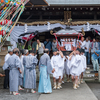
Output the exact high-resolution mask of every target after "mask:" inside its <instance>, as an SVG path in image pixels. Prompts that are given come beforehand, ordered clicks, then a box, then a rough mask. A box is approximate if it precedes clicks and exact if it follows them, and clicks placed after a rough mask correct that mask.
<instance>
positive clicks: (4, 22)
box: [0, 19, 12, 25]
mask: <svg viewBox="0 0 100 100" xmlns="http://www.w3.org/2000/svg"><path fill="white" fill-rule="evenodd" d="M7 23H8V24H9V25H11V24H12V21H11V20H7V19H5V20H3V21H2V22H0V25H4V24H7Z"/></svg>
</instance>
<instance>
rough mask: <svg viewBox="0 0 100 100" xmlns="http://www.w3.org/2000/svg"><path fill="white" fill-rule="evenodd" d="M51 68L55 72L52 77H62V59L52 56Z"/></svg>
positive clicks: (58, 56)
mask: <svg viewBox="0 0 100 100" xmlns="http://www.w3.org/2000/svg"><path fill="white" fill-rule="evenodd" d="M51 65H52V68H55V72H54V73H53V77H55V78H56V79H58V78H59V76H61V78H62V77H63V69H64V58H61V56H60V55H56V56H54V55H53V56H52V58H51Z"/></svg>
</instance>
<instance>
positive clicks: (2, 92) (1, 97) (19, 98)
mask: <svg viewBox="0 0 100 100" xmlns="http://www.w3.org/2000/svg"><path fill="white" fill-rule="evenodd" d="M36 91H37V90H36ZM19 93H20V95H16V96H14V95H10V94H9V90H8V89H0V100H38V98H39V96H40V94H39V93H38V92H37V93H35V94H32V93H26V91H25V90H24V91H19Z"/></svg>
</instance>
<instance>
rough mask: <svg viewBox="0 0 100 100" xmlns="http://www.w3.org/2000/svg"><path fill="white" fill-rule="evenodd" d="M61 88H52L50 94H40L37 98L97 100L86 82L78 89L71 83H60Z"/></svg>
mask: <svg viewBox="0 0 100 100" xmlns="http://www.w3.org/2000/svg"><path fill="white" fill-rule="evenodd" d="M62 86H63V89H61V90H53V93H52V94H41V96H40V97H39V100H98V99H97V98H96V97H95V95H94V94H93V92H92V91H91V90H90V88H89V87H88V86H87V84H86V83H84V84H81V85H80V88H79V89H78V90H74V89H73V88H72V83H65V84H63V85H62Z"/></svg>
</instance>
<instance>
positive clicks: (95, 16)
mask: <svg viewBox="0 0 100 100" xmlns="http://www.w3.org/2000/svg"><path fill="white" fill-rule="evenodd" d="M96 19H97V13H96V12H94V20H96Z"/></svg>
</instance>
